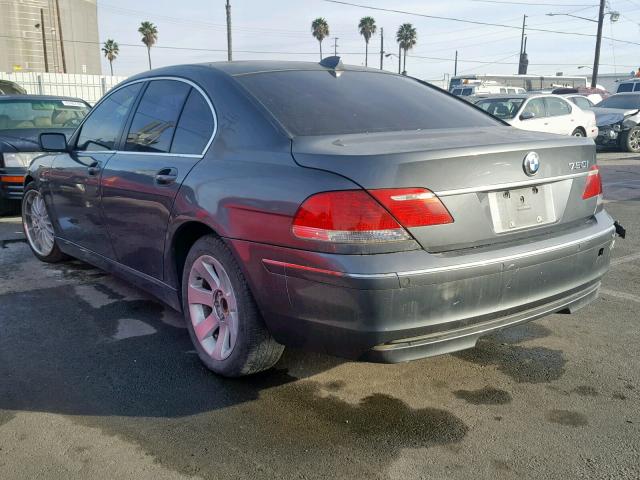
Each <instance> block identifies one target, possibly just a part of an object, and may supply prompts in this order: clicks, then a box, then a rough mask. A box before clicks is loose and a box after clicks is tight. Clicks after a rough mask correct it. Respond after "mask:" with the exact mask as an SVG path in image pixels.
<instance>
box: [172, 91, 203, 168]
mask: <svg viewBox="0 0 640 480" xmlns="http://www.w3.org/2000/svg"><path fill="white" fill-rule="evenodd" d="M213 128H214V120H213V114H212V113H211V108H209V104H208V103H207V101H206V100H205V99H204V97H203V96H202V95H201V94H200V92H198V91H197V90H196V89H195V88H192V89H191V93H190V94H189V98H187V103H185V105H184V110H182V115H180V120H179V121H178V126H177V128H176V133H175V135H174V137H173V143H172V144H171V152H172V153H186V154H198V155H199V154H201V153H202V152H203V150H204V149H205V147H206V146H207V143H209V139H210V138H211V135H212V134H213Z"/></svg>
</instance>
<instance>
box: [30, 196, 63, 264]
mask: <svg viewBox="0 0 640 480" xmlns="http://www.w3.org/2000/svg"><path fill="white" fill-rule="evenodd" d="M22 222H23V224H24V231H25V234H26V235H27V240H28V241H29V245H30V246H31V248H33V250H35V252H36V253H37V254H38V255H40V256H42V257H46V256H47V255H49V254H50V253H51V252H52V251H53V247H54V244H55V241H54V233H53V225H51V220H50V219H49V214H48V213H47V208H46V206H45V204H44V199H43V198H42V195H41V194H40V192H38V191H37V190H29V191H28V192H27V193H26V194H25V196H24V199H23V201H22Z"/></svg>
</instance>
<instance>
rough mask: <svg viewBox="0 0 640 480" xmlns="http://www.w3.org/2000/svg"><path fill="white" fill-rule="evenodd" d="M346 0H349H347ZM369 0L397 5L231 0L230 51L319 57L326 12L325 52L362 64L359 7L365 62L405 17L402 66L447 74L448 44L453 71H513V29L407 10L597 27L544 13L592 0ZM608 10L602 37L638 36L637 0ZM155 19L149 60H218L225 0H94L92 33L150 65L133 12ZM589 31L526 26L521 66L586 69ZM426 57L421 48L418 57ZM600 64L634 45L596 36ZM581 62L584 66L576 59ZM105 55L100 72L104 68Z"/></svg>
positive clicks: (621, 57)
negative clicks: (407, 33)
mask: <svg viewBox="0 0 640 480" xmlns="http://www.w3.org/2000/svg"><path fill="white" fill-rule="evenodd" d="M345 1H347V0H345ZM503 1H504V2H506V3H503ZM349 3H357V4H360V5H366V6H369V7H378V8H386V9H394V10H402V11H404V12H407V13H394V12H385V11H377V10H372V9H368V8H359V7H355V6H347V5H341V4H336V3H330V2H327V1H325V0H268V1H267V0H231V6H232V9H231V10H232V30H233V50H234V53H233V58H234V60H253V59H261V60H267V59H282V60H304V61H318V59H319V51H318V42H317V40H316V39H315V38H314V37H312V35H311V22H312V21H313V19H314V18H316V17H324V18H325V19H326V20H327V22H328V23H329V29H330V38H327V39H325V40H324V42H323V53H325V56H326V54H332V53H333V45H334V37H338V40H337V44H338V49H337V50H338V54H339V55H340V56H341V57H342V58H343V63H345V64H355V65H364V57H365V55H364V51H365V43H364V39H363V37H362V36H361V35H360V34H359V33H358V28H357V27H358V22H359V20H360V18H362V17H363V16H372V17H374V18H375V20H376V24H377V26H378V32H377V33H376V35H375V36H374V37H373V38H372V39H371V41H370V45H369V66H376V67H379V63H380V54H379V52H380V37H379V32H380V29H381V28H383V29H384V44H385V51H387V52H393V53H394V54H396V55H397V52H398V45H397V43H396V42H395V32H396V31H397V29H398V26H399V25H401V24H402V23H405V22H409V23H411V24H413V26H414V27H415V28H416V29H417V32H418V42H417V44H416V46H415V47H414V48H413V50H411V51H410V52H409V56H408V58H407V72H408V74H409V75H412V76H415V77H418V78H421V79H425V80H432V81H436V80H439V79H443V78H444V76H445V75H452V74H453V70H454V61H453V58H454V56H455V51H456V50H457V51H458V73H459V74H461V73H478V74H482V73H500V74H509V73H517V62H518V52H519V50H520V30H518V29H517V28H511V29H510V28H502V27H494V26H484V25H474V24H467V23H460V22H453V21H448V20H440V19H432V18H425V17H420V16H416V15H410V14H409V13H408V12H411V13H419V14H425V15H435V16H445V17H455V18H460V19H465V20H473V21H479V22H488V23H499V24H503V25H509V26H513V27H518V28H520V27H521V26H522V17H523V15H527V17H528V18H527V25H528V27H531V28H540V29H549V30H557V31H564V32H572V33H581V34H592V35H595V33H596V29H597V24H596V23H594V22H589V21H586V20H581V19H576V18H572V17H568V16H562V15H554V16H548V15H547V14H548V13H555V14H558V13H569V14H573V15H578V16H583V17H586V18H591V19H595V18H596V17H597V14H598V6H597V4H598V1H597V0H538V1H536V0H448V1H442V0H352V1H350V2H349ZM607 3H608V7H607V11H617V12H619V13H620V14H621V16H620V19H619V20H618V21H617V22H616V23H612V22H610V20H609V18H610V17H609V16H607V17H606V19H605V23H604V30H603V33H604V35H605V36H607V37H612V38H615V39H618V40H626V41H631V42H638V43H640V35H639V34H640V0H609V1H608V2H607ZM144 20H147V21H151V22H153V23H154V24H155V25H156V26H157V28H158V32H159V34H158V43H157V45H156V46H155V47H153V48H152V51H151V57H152V65H153V67H160V66H165V65H175V64H183V63H199V62H210V61H225V60H226V59H227V54H226V48H227V41H226V16H225V0H181V1H180V2H168V1H159V0H137V1H136V2H131V1H130V0H104V1H103V0H98V22H99V37H100V41H101V42H104V41H105V40H106V39H108V38H112V39H114V40H115V41H116V42H118V43H119V44H120V55H119V56H118V58H117V59H116V61H115V62H114V74H115V75H131V74H134V73H137V72H140V71H143V70H146V69H147V68H148V65H147V56H146V49H145V48H144V45H143V44H142V43H141V42H140V34H139V33H138V32H137V29H138V26H139V25H140V22H141V21H144ZM594 48H595V37H590V36H578V35H563V34H556V33H546V32H538V31H530V32H528V33H527V52H528V54H529V62H530V65H529V73H533V74H555V73H557V72H562V73H563V74H565V75H575V74H578V75H588V74H590V72H591V67H590V66H592V65H593V54H594ZM424 57H428V58H424ZM600 63H601V66H600V72H601V73H614V72H616V73H627V72H630V71H631V70H633V69H637V68H638V67H640V45H632V44H625V43H622V42H613V41H611V40H607V39H604V40H603V42H602V49H601V60H600ZM582 65H584V66H585V68H582V69H580V68H578V67H579V66H582ZM384 67H385V69H388V70H396V71H397V57H393V56H392V57H389V58H385V64H384ZM108 70H109V69H108V64H107V62H106V60H105V59H104V58H103V72H105V73H106V72H108Z"/></svg>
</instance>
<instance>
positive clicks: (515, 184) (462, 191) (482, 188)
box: [434, 170, 589, 197]
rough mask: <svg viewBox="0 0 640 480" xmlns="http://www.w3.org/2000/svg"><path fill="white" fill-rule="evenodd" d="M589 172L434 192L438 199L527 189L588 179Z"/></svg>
mask: <svg viewBox="0 0 640 480" xmlns="http://www.w3.org/2000/svg"><path fill="white" fill-rule="evenodd" d="M588 174H589V171H588V170H587V171H585V172H580V173H571V174H569V175H559V176H557V177H548V178H539V179H529V180H524V181H522V182H510V183H496V184H494V185H482V186H479V187H469V188H458V189H455V190H440V191H439V192H434V193H435V194H436V195H437V196H438V197H448V196H450V195H463V194H465V193H479V192H490V191H493V190H508V189H510V188H518V187H526V186H527V185H543V184H545V183H552V182H558V181H560V180H568V179H570V178H577V177H586V176H587V175H588Z"/></svg>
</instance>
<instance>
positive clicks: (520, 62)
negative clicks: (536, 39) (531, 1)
mask: <svg viewBox="0 0 640 480" xmlns="http://www.w3.org/2000/svg"><path fill="white" fill-rule="evenodd" d="M525 28H527V16H526V15H523V16H522V35H520V56H518V75H522V74H525V73H527V70H526V68H523V66H522V65H523V59H524V58H523V55H524V52H525V46H524V31H525Z"/></svg>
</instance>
